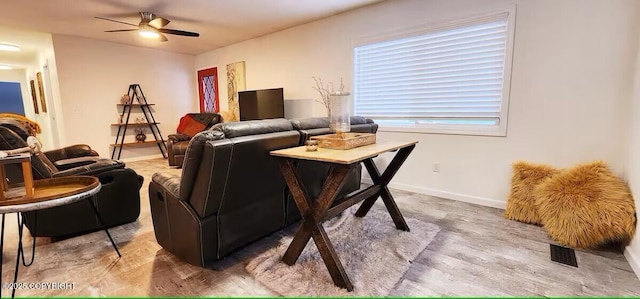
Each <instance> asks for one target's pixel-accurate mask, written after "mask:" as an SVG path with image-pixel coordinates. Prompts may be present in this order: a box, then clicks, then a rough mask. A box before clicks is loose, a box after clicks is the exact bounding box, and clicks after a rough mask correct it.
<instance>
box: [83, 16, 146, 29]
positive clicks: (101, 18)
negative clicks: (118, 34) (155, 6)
mask: <svg viewBox="0 0 640 299" xmlns="http://www.w3.org/2000/svg"><path fill="white" fill-rule="evenodd" d="M94 18H96V19H100V20H105V21H110V22H116V23H120V24H125V25H131V26H136V27H138V25H135V24H131V23H127V22H122V21H117V20H112V19H107V18H103V17H94Z"/></svg>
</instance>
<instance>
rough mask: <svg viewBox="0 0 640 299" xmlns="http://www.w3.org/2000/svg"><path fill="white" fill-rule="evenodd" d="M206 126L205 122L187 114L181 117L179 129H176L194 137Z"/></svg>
mask: <svg viewBox="0 0 640 299" xmlns="http://www.w3.org/2000/svg"><path fill="white" fill-rule="evenodd" d="M205 128H206V125H205V124H203V123H201V122H199V121H197V120H195V119H194V118H193V117H191V116H190V115H188V114H187V115H185V116H183V117H181V118H180V124H179V125H178V129H177V130H176V131H177V132H178V133H180V134H185V135H189V136H191V137H193V136H195V135H196V134H198V133H200V132H201V131H202V130H204V129H205Z"/></svg>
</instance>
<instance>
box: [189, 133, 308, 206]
mask: <svg viewBox="0 0 640 299" xmlns="http://www.w3.org/2000/svg"><path fill="white" fill-rule="evenodd" d="M282 121H283V120H263V121H257V122H256V121H249V122H233V123H222V124H218V125H215V126H214V127H213V128H212V129H211V130H208V131H205V132H202V133H199V134H198V135H196V136H195V137H194V138H193V139H192V140H191V142H190V143H189V146H188V148H187V152H186V155H185V162H184V166H183V170H182V173H183V174H182V181H181V188H180V198H181V199H183V200H186V201H188V202H189V203H190V205H191V206H192V207H193V209H194V210H195V211H196V213H197V214H198V216H200V217H208V216H210V215H213V214H215V213H218V212H219V213H223V212H225V211H227V212H229V211H234V210H240V209H244V208H247V207H250V206H252V205H254V204H255V203H256V202H259V201H277V202H279V203H280V205H281V207H280V208H281V210H280V211H281V212H282V213H281V214H284V212H283V211H284V207H283V203H284V189H285V183H284V179H283V177H282V174H281V173H280V169H279V167H278V165H277V163H276V160H275V159H274V158H273V157H271V156H270V155H269V152H270V151H272V150H276V149H282V148H287V147H293V146H297V145H298V141H299V139H300V134H299V133H298V132H297V131H294V130H292V126H291V124H290V123H289V122H288V121H286V120H284V122H282ZM261 124H262V126H261ZM252 132H253V133H256V134H251V133H252ZM230 136H231V137H230Z"/></svg>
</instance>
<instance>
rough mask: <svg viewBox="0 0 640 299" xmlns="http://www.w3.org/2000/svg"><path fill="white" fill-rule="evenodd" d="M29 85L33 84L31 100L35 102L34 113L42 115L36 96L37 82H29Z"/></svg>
mask: <svg viewBox="0 0 640 299" xmlns="http://www.w3.org/2000/svg"><path fill="white" fill-rule="evenodd" d="M29 83H30V84H31V99H32V100H33V111H35V113H36V114H40V111H38V97H37V96H36V82H35V81H33V80H31V81H29Z"/></svg>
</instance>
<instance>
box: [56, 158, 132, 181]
mask: <svg viewBox="0 0 640 299" xmlns="http://www.w3.org/2000/svg"><path fill="white" fill-rule="evenodd" d="M124 166H125V165H124V163H122V162H119V161H115V160H108V159H104V160H100V161H98V162H96V163H93V164H89V165H84V166H79V167H74V168H71V169H67V170H64V171H59V172H56V173H54V174H53V175H52V176H53V177H54V178H59V177H66V176H72V175H96V174H99V173H103V172H105V171H110V170H114V169H121V168H124Z"/></svg>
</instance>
